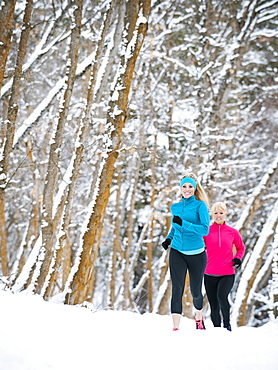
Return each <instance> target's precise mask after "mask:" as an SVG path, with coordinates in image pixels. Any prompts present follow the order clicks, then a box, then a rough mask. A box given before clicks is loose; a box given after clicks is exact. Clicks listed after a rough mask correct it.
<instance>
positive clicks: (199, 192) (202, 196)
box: [182, 172, 209, 208]
mask: <svg viewBox="0 0 278 370" xmlns="http://www.w3.org/2000/svg"><path fill="white" fill-rule="evenodd" d="M185 177H190V178H191V179H193V180H195V181H196V184H197V186H196V190H195V193H194V195H195V197H196V199H198V200H202V201H203V202H205V203H206V205H207V207H208V208H209V199H208V196H207V194H206V192H205V190H204V188H203V187H202V185H201V183H200V181H199V180H198V177H197V176H196V175H195V174H194V173H191V172H190V173H186V174H185V175H184V176H183V177H182V179H184V178H185Z"/></svg>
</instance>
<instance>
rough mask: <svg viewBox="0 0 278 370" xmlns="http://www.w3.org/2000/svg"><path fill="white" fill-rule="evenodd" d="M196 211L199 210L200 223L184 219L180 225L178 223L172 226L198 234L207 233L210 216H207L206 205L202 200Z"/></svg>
mask: <svg viewBox="0 0 278 370" xmlns="http://www.w3.org/2000/svg"><path fill="white" fill-rule="evenodd" d="M198 212H199V218H200V224H193V223H191V222H188V221H186V220H182V226H180V225H178V224H172V225H173V227H176V228H178V227H179V228H181V229H183V230H186V231H189V232H193V233H196V234H200V235H208V233H209V224H210V218H209V213H208V209H207V206H206V204H205V203H204V202H202V203H201V204H200V207H199V209H198Z"/></svg>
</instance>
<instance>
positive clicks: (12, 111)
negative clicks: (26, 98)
mask: <svg viewBox="0 0 278 370" xmlns="http://www.w3.org/2000/svg"><path fill="white" fill-rule="evenodd" d="M7 4H8V2H6V6H4V10H5V8H6V7H7V6H8V5H7ZM10 5H11V7H10V8H9V11H8V14H7V17H8V19H7V22H8V23H7V27H9V26H11V24H10V21H11V20H10V17H11V12H13V9H12V6H13V3H11V4H10ZM32 10H33V0H28V1H27V2H26V7H25V12H24V17H23V23H22V32H21V36H20V41H19V46H18V54H17V60H16V65H15V71H14V78H13V84H12V91H11V96H10V99H9V106H8V116H7V127H6V140H5V142H4V150H3V157H2V160H1V162H0V213H1V217H0V222H1V225H0V230H1V234H0V251H1V252H0V253H1V254H0V257H1V264H2V272H3V274H4V275H9V263H8V246H7V230H6V220H5V190H6V187H7V186H8V183H9V181H8V169H9V161H10V155H11V152H12V147H13V140H14V132H15V124H16V119H17V112H18V99H19V92H20V86H21V78H22V67H23V63H24V59H25V56H26V50H27V42H28V38H29V34H30V30H31V24H30V21H31V16H32ZM1 27H2V24H1V26H0V31H1ZM2 31H3V30H2ZM3 32H4V31H3ZM7 32H10V31H9V29H8V30H7ZM5 34H6V32H4V36H5ZM4 41H6V43H7V44H6V48H5V50H4V54H3V59H4V60H1V58H0V63H1V64H0V83H1V82H2V81H1V73H2V72H1V71H2V69H3V68H4V65H5V63H6V59H5V58H6V57H7V56H6V55H5V53H6V52H7V50H8V49H9V41H8V40H5V38H4ZM0 45H2V44H1V43H0ZM4 47H5V45H4ZM3 73H4V72H3ZM0 86H1V85H0Z"/></svg>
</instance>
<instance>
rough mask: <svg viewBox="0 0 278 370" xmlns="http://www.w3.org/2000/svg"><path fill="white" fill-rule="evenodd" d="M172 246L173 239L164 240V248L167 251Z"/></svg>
mask: <svg viewBox="0 0 278 370" xmlns="http://www.w3.org/2000/svg"><path fill="white" fill-rule="evenodd" d="M170 244H171V239H169V238H167V239H165V240H164V242H162V244H161V245H162V247H163V248H164V249H165V250H166V251H167V249H168V247H169V245H170Z"/></svg>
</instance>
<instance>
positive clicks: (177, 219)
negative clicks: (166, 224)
mask: <svg viewBox="0 0 278 370" xmlns="http://www.w3.org/2000/svg"><path fill="white" fill-rule="evenodd" d="M173 222H174V223H175V224H178V225H180V226H182V219H181V218H180V216H174V218H173Z"/></svg>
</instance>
